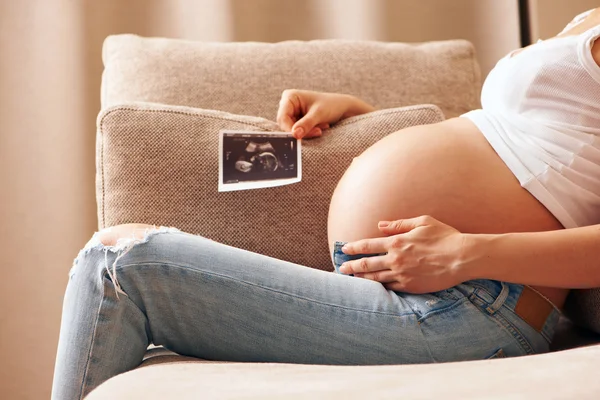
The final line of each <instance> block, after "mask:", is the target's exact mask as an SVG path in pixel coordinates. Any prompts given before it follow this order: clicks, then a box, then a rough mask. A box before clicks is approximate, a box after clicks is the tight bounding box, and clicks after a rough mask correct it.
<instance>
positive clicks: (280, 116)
mask: <svg viewBox="0 0 600 400" xmlns="http://www.w3.org/2000/svg"><path fill="white" fill-rule="evenodd" d="M300 105H301V104H300V98H299V97H298V93H297V91H295V90H285V91H284V92H283V94H282V95H281V100H280V101H279V109H278V110H277V124H278V125H279V127H280V128H281V129H283V130H284V131H286V132H291V130H292V126H293V125H294V123H295V122H296V117H297V116H298V115H299V113H300Z"/></svg>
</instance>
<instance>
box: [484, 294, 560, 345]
mask: <svg viewBox="0 0 600 400" xmlns="http://www.w3.org/2000/svg"><path fill="white" fill-rule="evenodd" d="M473 286H477V289H478V290H481V291H484V292H485V293H487V294H488V295H489V296H490V297H492V298H494V295H493V294H492V293H490V291H489V290H488V289H487V288H485V287H484V286H482V285H478V284H477V283H474V284H473ZM473 294H474V295H476V296H477V298H478V299H480V300H481V301H483V302H486V301H485V300H484V299H482V298H481V297H480V296H478V295H477V294H476V291H475V292H473ZM486 303H487V302H486ZM504 306H505V307H504V308H505V309H506V310H508V311H509V312H510V313H511V314H512V315H514V316H515V317H516V318H519V319H520V320H521V321H523V318H521V316H519V315H518V314H517V313H515V312H514V310H512V309H511V308H510V307H506V301H505V302H504ZM501 309H502V307H500V308H499V309H498V311H500V310H501ZM498 311H496V312H498ZM505 319H506V318H505ZM507 321H508V320H507ZM523 322H525V321H523ZM525 323H527V322H525ZM515 329H516V328H515ZM539 333H540V334H541V335H542V337H543V338H544V340H546V342H548V343H552V340H550V339H549V338H548V335H546V333H545V332H544V331H543V330H542V332H539ZM521 336H522V337H523V338H525V336H524V335H521ZM530 346H531V345H530ZM532 351H533V350H532Z"/></svg>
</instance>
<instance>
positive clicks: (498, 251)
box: [460, 225, 600, 289]
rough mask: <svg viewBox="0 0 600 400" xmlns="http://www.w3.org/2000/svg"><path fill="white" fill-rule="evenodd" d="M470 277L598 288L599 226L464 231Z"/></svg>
mask: <svg viewBox="0 0 600 400" xmlns="http://www.w3.org/2000/svg"><path fill="white" fill-rule="evenodd" d="M463 261H464V262H463V263H462V264H461V266H460V268H462V269H463V272H464V274H465V276H467V277H468V278H469V279H493V280H499V281H506V282H513V283H520V284H527V285H536V286H547V287H561V288H572V289H575V288H592V287H600V225H592V226H587V227H582V228H575V229H562V230H557V231H549V232H531V233H509V234H502V235H466V236H465V247H464V260H463Z"/></svg>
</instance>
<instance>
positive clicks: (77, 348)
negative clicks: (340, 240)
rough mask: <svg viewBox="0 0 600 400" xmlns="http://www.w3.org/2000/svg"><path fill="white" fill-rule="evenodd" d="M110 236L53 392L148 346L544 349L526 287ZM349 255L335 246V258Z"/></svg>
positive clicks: (251, 352)
mask: <svg viewBox="0 0 600 400" xmlns="http://www.w3.org/2000/svg"><path fill="white" fill-rule="evenodd" d="M119 242H120V243H117V245H115V246H111V247H107V246H103V245H102V243H100V242H99V240H98V239H97V234H95V235H94V237H93V238H92V239H91V240H90V242H88V244H87V245H86V246H85V247H84V249H82V250H81V252H80V253H79V255H78V256H77V258H76V260H75V263H74V266H73V268H72V270H71V272H70V274H69V283H68V286H67V290H66V294H65V299H64V306H63V315H62V325H61V331H60V339H59V346H58V355H57V360H56V368H55V375H54V383H53V391H52V398H53V399H61V400H62V399H80V398H82V397H83V396H84V395H86V394H88V393H89V392H90V391H91V390H92V389H94V388H95V387H97V386H98V385H100V384H101V383H102V382H104V381H106V380H107V379H109V378H111V377H112V376H114V375H117V374H120V373H122V372H126V371H129V370H131V369H133V368H135V367H137V366H138V365H139V364H140V362H141V361H142V358H143V356H144V353H145V352H146V348H147V347H148V345H149V344H155V345H162V346H164V347H165V348H167V349H170V350H172V351H174V352H176V353H179V354H182V355H186V356H193V357H199V358H204V359H208V360H231V361H253V362H281V363H302V364H337V365H343V364H353V365H357V364H362V365H370V364H371V365H372V364H405V363H434V362H448V361H460V360H480V359H489V358H497V357H512V356H521V355H526V354H534V353H541V352H546V351H548V346H549V341H550V339H551V337H552V335H553V330H554V326H555V325H556V321H557V320H558V313H557V312H556V311H554V312H553V314H551V316H550V317H548V320H547V321H546V324H545V326H544V328H543V330H542V332H541V333H538V331H536V330H534V329H533V328H532V327H530V326H529V325H528V324H527V323H525V322H524V321H523V320H521V319H520V318H519V317H518V316H517V315H515V314H514V313H513V309H514V306H515V302H516V299H517V298H518V297H519V294H520V291H521V290H522V286H521V285H515V284H506V283H501V282H496V281H486V280H481V281H471V282H467V283H464V284H461V285H458V286H456V287H453V288H450V289H448V290H443V291H440V292H436V293H431V294H423V295H414V294H407V293H400V292H394V291H391V290H386V289H385V288H384V287H383V286H382V285H381V284H380V283H378V282H374V281H370V280H366V279H359V278H355V277H349V276H344V275H342V274H338V273H333V272H325V271H320V270H316V269H311V268H307V267H304V266H301V265H297V264H293V263H290V262H286V261H281V260H277V259H274V258H270V257H267V256H263V255H260V254H256V253H252V252H248V251H245V250H240V249H236V248H233V247H230V246H226V245H224V244H220V243H217V242H214V241H211V240H208V239H205V238H202V237H200V236H196V235H192V234H188V233H184V232H181V231H178V230H176V229H174V228H164V227H161V228H160V229H159V230H153V231H152V232H148V233H147V234H146V236H145V237H144V239H142V240H138V241H136V242H134V241H131V240H130V241H129V242H128V243H126V241H125V240H124V241H123V242H121V241H119ZM345 257H348V256H345V255H344V254H343V253H341V251H340V246H339V245H338V246H336V251H335V253H334V260H335V264H336V265H337V266H339V264H340V263H341V262H342V261H344V258H345Z"/></svg>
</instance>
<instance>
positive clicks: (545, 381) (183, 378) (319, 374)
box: [87, 345, 600, 400]
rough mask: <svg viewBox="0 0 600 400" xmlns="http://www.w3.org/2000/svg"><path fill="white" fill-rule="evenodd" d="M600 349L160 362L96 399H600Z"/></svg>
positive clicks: (92, 398)
mask: <svg viewBox="0 0 600 400" xmlns="http://www.w3.org/2000/svg"><path fill="white" fill-rule="evenodd" d="M598 359H600V345H598V346H591V347H584V348H580V349H574V350H568V351H561V352H556V353H550V354H541V355H535V356H527V357H515V358H502V359H496V360H485V361H469V362H461V363H446V364H426V365H393V366H328V365H294V364H272V363H221V362H210V363H209V362H196V361H193V360H188V361H185V362H178V363H170V364H157V365H151V366H148V367H144V368H139V369H135V370H133V371H129V372H126V373H124V374H121V375H118V376H116V377H114V378H112V379H110V380H108V381H107V382H105V383H103V384H102V385H100V386H99V387H98V388H96V390H94V391H93V392H91V393H90V395H89V396H88V397H87V399H88V400H96V399H113V400H118V399H144V400H152V399H166V398H169V399H196V398H199V397H201V398H203V399H204V398H206V399H212V398H219V399H238V398H244V399H261V400H262V399H284V398H294V399H315V398H319V399H346V398H353V399H354V398H357V399H375V398H377V399H380V398H386V399H387V398H395V399H435V398H448V397H449V398H453V399H454V398H455V399H550V398H552V399H597V398H598V393H600V380H598V379H597V378H596V373H597V369H596V368H597V365H598Z"/></svg>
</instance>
